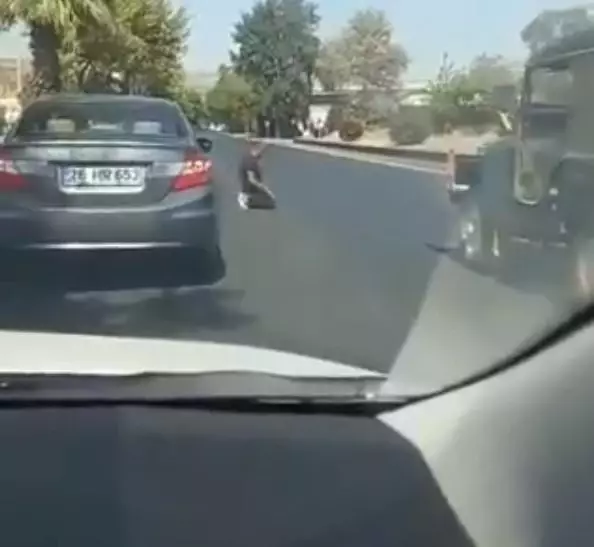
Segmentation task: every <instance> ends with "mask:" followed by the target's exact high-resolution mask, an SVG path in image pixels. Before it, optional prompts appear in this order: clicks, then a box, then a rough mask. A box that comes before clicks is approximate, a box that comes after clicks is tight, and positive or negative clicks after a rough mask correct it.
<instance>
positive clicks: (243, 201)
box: [237, 192, 248, 211]
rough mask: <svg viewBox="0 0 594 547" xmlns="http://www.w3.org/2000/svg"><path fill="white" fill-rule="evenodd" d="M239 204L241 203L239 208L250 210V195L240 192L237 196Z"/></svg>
mask: <svg viewBox="0 0 594 547" xmlns="http://www.w3.org/2000/svg"><path fill="white" fill-rule="evenodd" d="M237 203H239V207H240V208H241V209H243V210H244V211H247V210H248V195H247V194H246V193H245V192H239V194H237Z"/></svg>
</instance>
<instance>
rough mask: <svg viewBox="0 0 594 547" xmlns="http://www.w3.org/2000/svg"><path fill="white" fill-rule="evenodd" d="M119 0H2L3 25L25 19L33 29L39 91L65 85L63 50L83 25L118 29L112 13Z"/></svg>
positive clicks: (1, 21)
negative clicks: (62, 61) (63, 82)
mask: <svg viewBox="0 0 594 547" xmlns="http://www.w3.org/2000/svg"><path fill="white" fill-rule="evenodd" d="M114 1H117V0H2V1H1V4H2V5H1V6H0V25H2V24H5V25H12V24H14V23H17V22H19V23H23V24H24V25H26V26H27V27H28V29H29V38H30V43H29V47H30V49H31V55H32V57H33V76H32V78H33V84H34V86H35V87H36V88H37V89H35V92H36V93H35V94H37V93H40V92H41V93H43V92H52V91H53V92H56V91H60V90H61V88H62V78H61V66H60V50H61V49H62V48H63V47H64V46H66V45H67V43H68V41H69V40H71V39H73V38H74V36H75V33H76V29H78V28H81V27H82V26H90V27H95V28H96V27H98V26H101V27H104V28H105V31H106V32H110V31H115V23H114V22H113V18H112V17H111V12H112V9H111V8H112V5H113V2H114Z"/></svg>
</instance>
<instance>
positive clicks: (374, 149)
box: [293, 137, 475, 163]
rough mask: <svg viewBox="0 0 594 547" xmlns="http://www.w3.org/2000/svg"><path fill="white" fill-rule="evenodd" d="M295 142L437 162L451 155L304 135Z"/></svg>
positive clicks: (441, 161)
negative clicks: (324, 139) (306, 136)
mask: <svg viewBox="0 0 594 547" xmlns="http://www.w3.org/2000/svg"><path fill="white" fill-rule="evenodd" d="M293 142H294V143H295V144H304V145H308V146H317V147H320V148H334V149H338V150H350V151H351V152H362V153H364V154H376V155H379V156H390V157H396V158H410V159H417V160H425V161H431V162H436V163H447V162H448V159H449V157H450V154H449V153H448V152H437V151H433V150H415V149H409V148H396V147H387V146H373V145H365V144H356V143H346V142H332V141H321V140H317V139H308V138H302V137H299V138H296V139H293ZM456 157H457V158H460V159H471V158H474V157H475V156H474V155H471V154H456Z"/></svg>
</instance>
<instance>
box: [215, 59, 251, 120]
mask: <svg viewBox="0 0 594 547" xmlns="http://www.w3.org/2000/svg"><path fill="white" fill-rule="evenodd" d="M206 105H207V108H208V113H209V117H210V119H211V120H213V121H214V122H216V123H222V124H225V125H227V127H229V129H230V130H231V131H244V130H246V129H247V128H248V127H249V125H250V122H251V120H252V118H253V117H254V115H255V114H256V112H257V109H258V107H259V102H258V97H257V95H256V94H255V93H254V91H253V89H252V87H251V86H250V84H249V83H248V82H247V81H246V80H245V79H244V78H243V77H241V76H239V75H238V74H235V73H234V72H233V71H232V70H231V69H229V68H227V67H222V68H221V70H220V72H219V79H218V81H217V83H216V84H215V86H214V87H213V88H212V89H211V90H210V91H209V92H208V94H207V95H206Z"/></svg>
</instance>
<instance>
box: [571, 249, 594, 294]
mask: <svg viewBox="0 0 594 547" xmlns="http://www.w3.org/2000/svg"><path fill="white" fill-rule="evenodd" d="M569 262H570V280H569V283H570V289H571V290H572V294H573V296H574V297H576V298H577V299H578V300H580V301H587V302H589V301H591V300H592V299H593V298H594V239H581V240H578V241H576V242H574V243H573V245H571V247H570V261H569Z"/></svg>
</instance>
